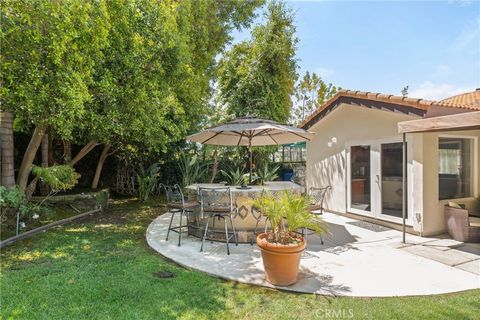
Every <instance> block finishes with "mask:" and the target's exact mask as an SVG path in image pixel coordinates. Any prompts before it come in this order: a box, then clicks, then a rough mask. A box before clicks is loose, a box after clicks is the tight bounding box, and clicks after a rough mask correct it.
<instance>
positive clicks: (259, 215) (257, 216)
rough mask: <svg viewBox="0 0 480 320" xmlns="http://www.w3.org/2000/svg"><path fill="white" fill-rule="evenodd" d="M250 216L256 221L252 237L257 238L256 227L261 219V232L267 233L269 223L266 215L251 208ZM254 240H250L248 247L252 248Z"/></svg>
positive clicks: (255, 208)
mask: <svg viewBox="0 0 480 320" xmlns="http://www.w3.org/2000/svg"><path fill="white" fill-rule="evenodd" d="M252 216H253V217H254V218H255V220H257V222H256V223H255V229H253V235H254V237H256V236H257V230H258V225H259V223H260V221H262V219H264V220H265V229H264V231H263V232H267V231H268V223H269V222H270V219H268V217H267V216H266V215H264V214H263V213H262V212H261V210H260V209H259V208H257V207H255V206H252ZM254 241H255V240H254V239H252V240H250V245H252V246H253V242H254Z"/></svg>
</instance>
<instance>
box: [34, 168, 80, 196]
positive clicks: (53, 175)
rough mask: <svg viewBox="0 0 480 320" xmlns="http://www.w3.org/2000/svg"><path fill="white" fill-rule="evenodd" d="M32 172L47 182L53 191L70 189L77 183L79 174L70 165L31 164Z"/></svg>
mask: <svg viewBox="0 0 480 320" xmlns="http://www.w3.org/2000/svg"><path fill="white" fill-rule="evenodd" d="M32 172H33V173H34V174H35V176H37V177H38V178H39V179H40V180H41V181H42V182H44V183H46V184H48V185H49V186H50V187H51V188H52V191H53V192H58V191H66V190H68V189H72V188H73V187H74V186H75V185H76V184H77V183H78V179H79V178H80V175H79V174H78V173H77V172H75V169H74V168H73V167H72V166H70V165H54V166H50V167H38V166H33V167H32Z"/></svg>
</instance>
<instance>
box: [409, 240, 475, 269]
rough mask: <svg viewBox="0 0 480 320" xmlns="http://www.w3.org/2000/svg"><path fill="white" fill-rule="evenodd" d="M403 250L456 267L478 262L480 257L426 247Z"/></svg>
mask: <svg viewBox="0 0 480 320" xmlns="http://www.w3.org/2000/svg"><path fill="white" fill-rule="evenodd" d="M402 250H404V251H407V252H410V253H412V254H415V255H417V256H421V257H424V258H427V259H430V260H434V261H438V262H441V263H443V264H446V265H448V266H452V267H453V266H456V265H459V264H462V263H465V262H469V261H472V260H476V259H478V258H479V257H478V256H477V255H475V254H471V253H468V252H462V251H459V250H455V249H451V250H446V251H441V250H437V249H435V248H430V247H426V246H423V245H422V246H410V247H405V248H402Z"/></svg>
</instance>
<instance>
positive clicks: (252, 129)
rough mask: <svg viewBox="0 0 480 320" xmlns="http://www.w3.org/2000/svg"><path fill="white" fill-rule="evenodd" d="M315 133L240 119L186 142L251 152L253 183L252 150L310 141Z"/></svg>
mask: <svg viewBox="0 0 480 320" xmlns="http://www.w3.org/2000/svg"><path fill="white" fill-rule="evenodd" d="M312 137H313V133H311V132H309V131H306V130H304V129H300V128H297V127H293V126H288V125H283V124H280V123H278V122H275V121H272V120H265V119H260V118H256V117H250V116H247V117H241V118H237V119H235V120H233V121H230V122H227V123H224V124H222V125H219V126H215V127H212V128H209V129H206V130H204V131H202V132H199V133H196V134H193V135H190V136H188V137H187V140H190V141H194V142H198V143H202V144H212V145H219V146H246V147H248V149H249V152H250V183H251V182H252V148H251V147H252V146H268V145H281V144H288V143H295V142H300V141H310V140H311V138H312Z"/></svg>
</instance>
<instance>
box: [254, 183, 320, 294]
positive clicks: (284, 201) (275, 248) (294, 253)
mask: <svg viewBox="0 0 480 320" xmlns="http://www.w3.org/2000/svg"><path fill="white" fill-rule="evenodd" d="M253 206H255V207H256V208H257V209H258V210H259V211H260V212H261V213H262V214H263V215H265V216H266V217H267V219H268V221H269V222H270V224H271V227H272V229H271V231H268V232H265V233H261V234H259V235H258V236H257V245H258V246H259V248H260V250H261V252H262V259H263V267H264V269H265V276H266V279H267V281H268V282H270V283H271V284H274V285H278V286H289V285H292V284H294V283H295V282H296V281H297V275H298V270H299V267H300V257H301V255H302V253H303V251H304V250H305V247H306V246H307V241H306V239H305V238H304V237H302V236H301V235H300V233H298V232H297V231H298V230H301V229H302V228H308V229H310V230H313V231H314V232H315V233H317V234H322V233H323V232H325V231H326V227H325V223H324V222H323V220H322V219H321V218H319V217H317V216H315V215H313V214H311V213H310V211H309V210H308V208H309V206H310V201H309V199H308V197H305V196H302V195H298V194H294V193H292V192H290V191H285V192H282V193H280V194H277V195H274V194H272V193H263V194H262V195H261V196H260V197H259V198H257V199H255V200H253Z"/></svg>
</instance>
